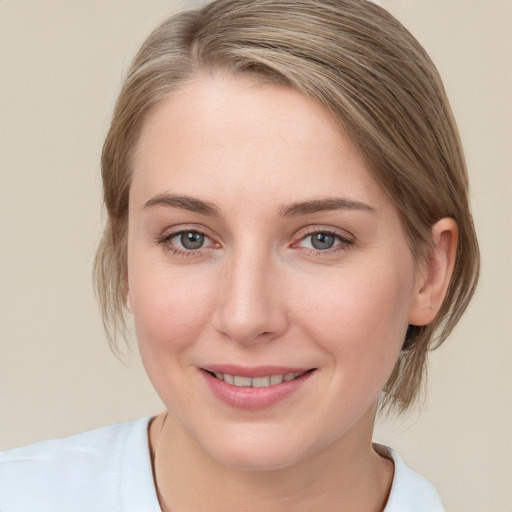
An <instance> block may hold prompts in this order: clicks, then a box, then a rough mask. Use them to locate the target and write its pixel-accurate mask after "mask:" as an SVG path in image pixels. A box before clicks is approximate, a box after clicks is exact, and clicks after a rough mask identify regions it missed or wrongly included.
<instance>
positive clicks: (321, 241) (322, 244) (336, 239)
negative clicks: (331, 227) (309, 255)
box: [294, 230, 354, 253]
mask: <svg viewBox="0 0 512 512" xmlns="http://www.w3.org/2000/svg"><path fill="white" fill-rule="evenodd" d="M353 243H354V242H353V240H352V239H351V238H349V237H348V236H347V235H345V234H342V233H335V232H333V231H327V230H315V231H310V232H309V233H306V235H303V237H302V238H301V239H300V240H299V242H297V243H296V244H294V245H295V247H300V248H303V249H308V250H310V251H314V252H317V253H318V252H332V251H336V250H338V249H347V248H348V247H350V246H351V245H352V244H353Z"/></svg>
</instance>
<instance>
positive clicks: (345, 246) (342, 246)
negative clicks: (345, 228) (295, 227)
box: [292, 227, 354, 257]
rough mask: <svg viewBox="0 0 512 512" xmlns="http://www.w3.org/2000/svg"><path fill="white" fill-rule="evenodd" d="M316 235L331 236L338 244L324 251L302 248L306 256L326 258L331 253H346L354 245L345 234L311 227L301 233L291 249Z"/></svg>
mask: <svg viewBox="0 0 512 512" xmlns="http://www.w3.org/2000/svg"><path fill="white" fill-rule="evenodd" d="M317 234H322V235H328V236H332V237H334V238H335V240H336V242H338V243H337V245H335V246H334V247H332V248H329V249H324V250H320V249H314V248H308V247H302V250H303V251H306V254H308V255H311V256H317V257H318V256H319V257H326V256H330V255H332V254H333V253H336V252H338V251H347V250H349V249H350V248H351V247H352V245H353V244H354V238H353V237H350V236H347V234H345V233H340V232H338V231H336V230H332V229H322V228H318V227H314V228H313V227H311V228H308V229H307V230H306V231H305V232H303V233H301V235H300V238H299V240H298V242H294V243H293V244H292V247H294V246H296V245H297V244H299V243H301V242H304V241H305V240H306V239H308V238H309V237H312V236H313V235H317ZM336 242H335V243H336Z"/></svg>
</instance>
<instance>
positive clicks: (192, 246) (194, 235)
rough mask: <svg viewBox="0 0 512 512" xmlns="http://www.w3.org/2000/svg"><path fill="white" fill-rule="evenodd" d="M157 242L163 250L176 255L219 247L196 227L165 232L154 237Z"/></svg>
mask: <svg viewBox="0 0 512 512" xmlns="http://www.w3.org/2000/svg"><path fill="white" fill-rule="evenodd" d="M156 242H157V244H159V245H162V246H163V247H164V249H165V250H167V251H171V252H173V253H174V254H176V255H188V254H193V253H194V252H195V251H200V250H201V249H206V248H209V247H214V248H215V247H219V244H216V243H215V242H214V241H213V240H212V239H211V238H210V237H208V236H207V235H206V234H205V233H203V232H201V231H198V230H196V229H181V230H179V231H174V232H172V233H166V234H164V235H162V236H160V237H158V238H157V239H156Z"/></svg>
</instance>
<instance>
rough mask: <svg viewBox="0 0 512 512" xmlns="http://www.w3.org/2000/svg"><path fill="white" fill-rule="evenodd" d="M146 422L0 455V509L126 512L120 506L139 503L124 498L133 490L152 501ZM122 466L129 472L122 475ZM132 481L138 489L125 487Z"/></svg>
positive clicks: (152, 490) (102, 430)
mask: <svg viewBox="0 0 512 512" xmlns="http://www.w3.org/2000/svg"><path fill="white" fill-rule="evenodd" d="M148 422H149V418H143V419H140V420H137V421H133V422H129V423H120V424H117V425H111V426H108V427H103V428H99V429H96V430H91V431H89V432H85V433H82V434H78V435H74V436H70V437H66V438H64V439H56V440H50V441H43V442H40V443H35V444H32V445H29V446H24V447H22V448H16V449H13V450H8V451H5V452H2V453H0V510H9V511H12V512H18V511H20V512H21V511H29V510H38V511H41V512H44V511H52V512H59V511H69V510H73V511H79V510H80V511H82V510H83V511H84V512H85V511H88V512H92V511H99V510H109V511H112V512H114V511H116V510H128V509H127V508H126V507H125V506H124V501H125V500H126V499H129V500H132V501H133V500H135V501H138V499H139V498H138V497H137V496H129V494H130V493H131V492H133V491H132V490H131V489H133V488H135V487H137V488H138V489H140V492H139V495H140V494H142V495H143V498H144V499H146V500H147V499H152V498H153V494H154V486H153V479H152V470H151V459H150V456H149V449H148V441H147V425H148ZM127 467H130V468H131V470H130V471H124V469H125V468H127ZM134 478H137V480H139V485H138V486H131V485H129V480H130V479H134ZM141 480H142V483H144V484H145V485H143V486H141ZM131 506H132V504H131V503H130V508H131ZM145 506H147V502H146V503H145ZM156 510H158V509H156Z"/></svg>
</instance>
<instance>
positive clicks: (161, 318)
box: [129, 265, 213, 358]
mask: <svg viewBox="0 0 512 512" xmlns="http://www.w3.org/2000/svg"><path fill="white" fill-rule="evenodd" d="M141 270H142V271H140V272H135V271H134V272H133V274H132V278H131V280H130V283H129V285H130V296H131V302H132V313H133V317H134V323H135V329H136V333H137V339H138V342H139V346H140V349H141V352H142V353H143V355H145V356H146V357H149V356H151V357H152V358H158V357H159V355H160V354H163V353H167V352H177V351H179V350H180V349H182V348H184V347H187V346H188V345H190V343H191V342H193V341H194V340H195V339H197V338H198V337H199V335H200V333H201V332H202V330H203V329H204V327H205V325H206V323H207V321H208V318H210V316H211V307H212V306H211V304H212V297H213V292H212V287H211V286H209V284H211V283H212V281H211V280H210V279H200V278H199V276H198V275H195V274H194V273H191V272H180V271H173V272H170V271H169V269H168V268H159V267H158V265H152V266H151V270H150V271H148V270H149V269H141Z"/></svg>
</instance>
